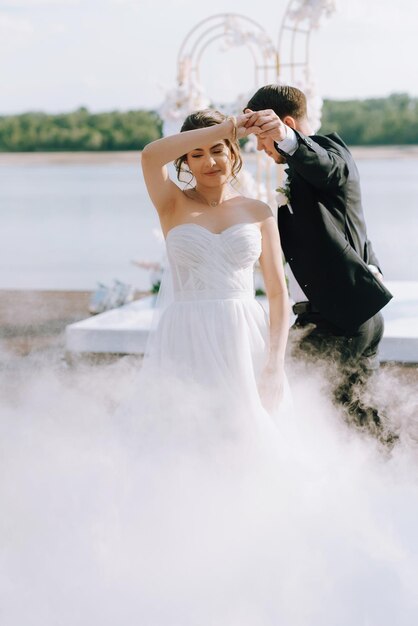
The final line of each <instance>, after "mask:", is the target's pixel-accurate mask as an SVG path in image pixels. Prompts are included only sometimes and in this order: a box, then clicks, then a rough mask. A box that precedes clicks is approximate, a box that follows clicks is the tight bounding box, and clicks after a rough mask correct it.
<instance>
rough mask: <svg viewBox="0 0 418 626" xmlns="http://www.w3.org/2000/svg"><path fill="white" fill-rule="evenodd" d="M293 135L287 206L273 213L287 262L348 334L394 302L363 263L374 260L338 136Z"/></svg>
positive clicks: (354, 173) (353, 174) (349, 161)
mask: <svg viewBox="0 0 418 626" xmlns="http://www.w3.org/2000/svg"><path fill="white" fill-rule="evenodd" d="M297 135H298V142H299V147H298V149H297V150H296V152H295V153H294V154H293V155H288V154H286V153H284V152H282V151H281V150H280V149H279V148H278V146H277V144H276V148H277V149H278V151H279V152H281V153H282V154H283V155H284V156H285V157H286V160H287V162H288V165H289V168H288V176H289V185H290V200H289V205H285V206H281V207H279V209H278V225H279V231H280V237H281V241H282V247H283V252H284V255H285V258H286V261H287V262H288V263H289V265H290V267H291V268H292V271H293V273H294V275H295V277H296V280H297V281H298V282H299V284H300V286H301V287H302V289H303V291H304V292H305V293H306V295H307V297H308V298H309V300H310V302H311V303H312V304H313V305H314V306H315V307H316V308H317V309H318V310H319V311H320V312H321V315H322V316H323V317H324V318H325V319H327V320H329V321H330V322H332V323H333V324H335V325H336V326H338V327H339V328H342V329H343V330H347V331H350V330H353V329H355V328H357V327H358V326H360V325H361V324H362V323H363V322H365V321H366V320H367V319H369V318H370V317H372V316H373V315H375V313H377V312H378V311H379V310H380V309H381V308H382V307H384V306H385V305H386V304H387V303H388V302H389V300H390V299H391V298H392V295H391V293H390V292H389V291H388V290H387V289H386V287H385V286H384V285H382V283H381V282H380V281H379V280H378V279H377V278H376V277H375V276H374V275H373V273H372V272H371V271H370V270H369V268H368V267H367V265H368V264H369V263H371V264H373V265H376V267H378V268H379V269H380V266H379V262H378V260H377V258H376V255H375V254H374V251H373V248H372V245H371V243H370V241H369V240H368V238H367V232H366V224H365V220H364V214H363V208H362V203H361V191H360V179H359V174H358V170H357V166H356V164H355V162H354V159H353V157H352V155H351V153H350V151H349V149H348V147H347V146H346V145H345V143H344V142H343V141H342V139H341V138H340V137H339V136H338V135H337V134H335V133H333V134H331V135H328V136H321V135H314V136H312V137H305V136H304V135H301V134H300V133H297Z"/></svg>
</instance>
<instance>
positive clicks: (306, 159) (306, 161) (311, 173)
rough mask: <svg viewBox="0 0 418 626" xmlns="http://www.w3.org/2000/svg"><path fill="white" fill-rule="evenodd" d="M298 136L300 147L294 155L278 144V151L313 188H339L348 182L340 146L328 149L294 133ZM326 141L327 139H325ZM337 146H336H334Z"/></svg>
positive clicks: (330, 146) (347, 172)
mask: <svg viewBox="0 0 418 626" xmlns="http://www.w3.org/2000/svg"><path fill="white" fill-rule="evenodd" d="M293 132H294V133H295V134H296V136H297V141H298V147H297V149H296V151H295V152H293V154H288V153H286V152H284V151H283V150H282V149H281V148H280V145H279V144H278V143H275V147H276V150H277V151H278V152H279V153H280V154H282V155H283V156H284V157H285V158H286V161H287V162H288V163H289V165H291V166H292V167H293V168H294V169H295V170H296V171H297V172H298V174H299V175H300V176H302V178H304V179H305V180H306V181H308V182H309V183H310V184H311V185H312V186H313V187H316V188H317V189H323V188H325V187H329V186H332V187H339V186H341V185H344V184H345V183H346V182H347V179H348V175H349V170H348V165H347V162H346V160H345V159H344V156H343V154H342V153H341V152H342V149H341V152H340V150H339V146H335V147H334V146H332V143H331V142H329V144H330V145H329V146H328V147H327V148H325V147H323V146H320V145H319V143H317V142H316V141H315V140H314V139H311V138H310V137H306V136H305V135H302V134H301V133H299V132H298V131H296V130H295V131H293ZM323 139H324V140H325V141H326V138H323ZM334 145H335V144H334Z"/></svg>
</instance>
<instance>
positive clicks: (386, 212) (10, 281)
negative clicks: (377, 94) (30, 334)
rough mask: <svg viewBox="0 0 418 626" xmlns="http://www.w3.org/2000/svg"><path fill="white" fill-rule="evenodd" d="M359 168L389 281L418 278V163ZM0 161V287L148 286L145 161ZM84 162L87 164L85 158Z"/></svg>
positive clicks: (378, 161) (152, 249)
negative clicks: (120, 282) (142, 266)
mask: <svg viewBox="0 0 418 626" xmlns="http://www.w3.org/2000/svg"><path fill="white" fill-rule="evenodd" d="M373 155H374V152H373V151H370V155H369V156H367V154H366V158H364V151H363V158H360V159H359V160H358V166H359V169H360V174H361V178H362V188H363V198H364V208H365V213H366V219H367V224H368V231H369V237H370V239H371V240H372V242H373V245H374V248H375V250H376V253H377V255H378V257H379V259H380V262H381V265H382V267H383V270H384V273H385V277H386V278H387V279H388V280H418V269H417V267H418V246H417V236H418V177H417V170H418V159H417V158H414V156H412V157H411V158H407V157H406V158H395V157H392V158H375V157H374V156H373ZM4 156H5V155H3V159H2V161H1V163H0V288H7V289H87V290H90V289H94V287H95V285H96V282H97V281H102V282H105V283H110V282H111V281H112V280H113V279H114V278H118V279H120V280H123V281H127V282H131V283H133V284H134V285H135V286H136V287H137V288H138V289H144V288H148V287H149V275H148V273H147V272H146V271H145V270H142V269H139V268H137V267H136V266H134V265H133V264H132V262H131V261H132V259H139V260H154V261H158V260H160V258H161V255H162V247H161V244H160V243H159V242H158V239H157V238H156V237H155V236H154V235H153V232H152V231H153V229H154V228H157V227H158V220H157V217H156V214H155V211H154V209H153V207H152V205H151V203H150V201H149V199H148V197H147V193H146V190H145V186H144V183H143V180H142V177H141V172H140V167H139V159H138V162H132V157H131V159H129V160H126V161H123V160H122V161H121V162H117V160H116V162H115V161H114V160H112V159H111V160H110V161H103V162H95V161H93V162H88V161H87V162H85V163H83V162H78V163H77V162H74V161H73V160H71V159H70V160H69V161H68V162H67V161H65V159H64V160H63V161H62V162H61V161H59V160H57V162H56V163H54V162H53V161H52V162H43V161H42V160H40V161H39V162H38V161H37V160H36V158H35V159H34V160H33V161H31V160H30V159H29V160H27V159H25V158H23V157H22V160H21V162H20V161H19V158H18V155H16V156H14V158H12V159H10V161H8V160H7V159H4ZM81 160H82V159H81Z"/></svg>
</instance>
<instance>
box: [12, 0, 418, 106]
mask: <svg viewBox="0 0 418 626" xmlns="http://www.w3.org/2000/svg"><path fill="white" fill-rule="evenodd" d="M294 1H295V0H294ZM287 5H288V0H263V2H260V0H257V1H256V0H239V1H237V0H235V1H229V2H228V1H227V0H211V1H210V2H204V1H202V0H172V1H171V2H170V1H162V0H0V114H12V113H19V112H23V111H33V110H42V111H47V112H52V113H55V112H65V111H71V110H74V109H76V108H78V107H80V106H86V107H87V108H89V109H90V110H91V111H106V110H115V109H121V110H128V109H141V108H148V109H152V108H156V107H158V106H159V105H160V104H161V102H162V101H163V100H164V98H165V95H166V93H167V91H168V90H170V89H173V88H174V87H175V84H176V73H177V64H176V59H177V53H178V50H179V48H180V45H181V43H182V41H183V40H184V38H185V37H186V36H187V34H188V33H189V31H190V30H191V29H192V28H193V27H194V26H195V25H196V24H197V23H198V22H200V21H201V20H203V19H205V18H208V17H210V16H213V15H215V14H218V13H225V12H228V13H239V14H242V15H244V16H246V17H248V18H251V19H253V20H256V21H257V22H258V23H259V24H260V25H261V26H262V27H263V28H264V29H265V30H266V32H267V34H268V35H269V36H270V38H271V39H272V41H273V42H274V43H275V44H277V41H278V34H279V30H280V25H281V23H282V19H283V16H284V13H285V8H286V7H287ZM336 5H337V8H336V12H335V13H334V14H333V15H332V16H331V17H330V18H328V19H325V20H324V22H323V23H322V24H321V26H320V28H319V29H318V30H315V31H313V33H312V36H311V39H310V48H309V49H310V66H311V71H312V74H313V77H314V78H315V82H316V85H317V90H318V92H319V94H320V95H321V96H322V97H324V98H332V99H350V98H366V97H379V96H386V95H389V94H390V93H394V92H408V93H409V94H411V95H413V96H418V76H417V74H416V71H415V67H414V66H415V62H416V59H417V58H418V37H417V34H416V32H417V23H418V3H417V2H416V0H396V2H389V1H388V0H345V1H344V0H337V2H336ZM221 48H222V44H220V43H219V42H216V43H213V44H211V45H210V46H208V48H207V50H206V52H205V54H204V55H203V57H202V61H201V66H200V69H201V76H200V80H201V83H202V85H203V86H204V89H205V91H206V93H207V94H208V96H209V97H210V98H211V99H212V100H215V101H216V102H230V101H233V100H235V98H236V95H237V94H239V93H242V92H248V91H251V90H252V88H253V87H254V70H253V67H252V61H251V57H250V55H249V52H248V51H247V49H245V48H243V47H240V48H233V49H232V50H229V51H223V50H222V49H221ZM287 54H288V50H286V49H284V50H283V53H282V60H283V61H285V58H286V55H287ZM413 64H414V66H413Z"/></svg>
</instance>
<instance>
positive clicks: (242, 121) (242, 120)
mask: <svg viewBox="0 0 418 626" xmlns="http://www.w3.org/2000/svg"><path fill="white" fill-rule="evenodd" d="M252 115H253V113H252V112H251V113H242V114H241V115H237V117H236V123H237V138H238V139H242V138H243V137H248V135H251V133H254V134H256V135H257V134H259V133H260V127H259V126H250V127H249V128H247V127H246V124H247V123H248V120H249V119H250V118H251V117H252Z"/></svg>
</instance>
